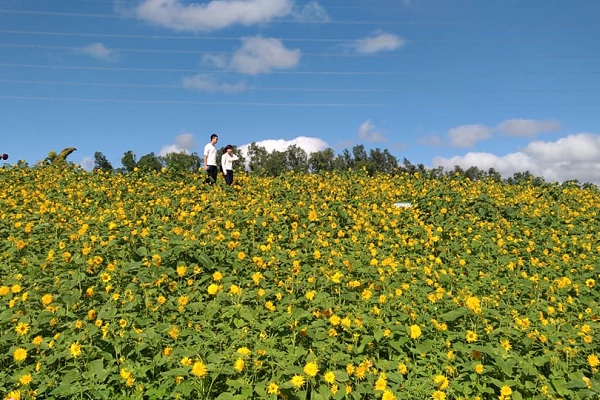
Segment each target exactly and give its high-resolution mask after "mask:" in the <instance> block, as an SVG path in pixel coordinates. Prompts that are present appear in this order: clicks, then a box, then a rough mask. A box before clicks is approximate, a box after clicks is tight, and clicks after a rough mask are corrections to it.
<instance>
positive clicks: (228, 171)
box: [221, 144, 239, 185]
mask: <svg viewBox="0 0 600 400" xmlns="http://www.w3.org/2000/svg"><path fill="white" fill-rule="evenodd" d="M236 160H239V157H238V156H236V155H235V154H233V146H232V145H230V144H228V145H227V146H225V152H224V153H223V155H222V156H221V168H223V176H224V177H225V183H226V184H227V185H231V184H232V183H233V162H234V161H236Z"/></svg>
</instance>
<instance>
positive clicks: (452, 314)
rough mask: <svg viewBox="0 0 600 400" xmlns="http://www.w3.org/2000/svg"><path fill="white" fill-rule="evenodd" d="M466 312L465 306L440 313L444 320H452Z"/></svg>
mask: <svg viewBox="0 0 600 400" xmlns="http://www.w3.org/2000/svg"><path fill="white" fill-rule="evenodd" d="M466 313H467V309H466V308H457V309H456V310H453V311H450V312H447V313H445V314H442V319H443V320H444V321H446V322H452V321H455V320H456V319H458V318H460V317H462V316H463V315H465V314H466Z"/></svg>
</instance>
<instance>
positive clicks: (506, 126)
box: [496, 119, 560, 136]
mask: <svg viewBox="0 0 600 400" xmlns="http://www.w3.org/2000/svg"><path fill="white" fill-rule="evenodd" d="M496 129H497V130H498V132H500V133H503V134H505V135H511V136H537V135H538V134H540V133H547V132H556V131H558V130H559V129H560V122H558V121H555V120H546V121H537V120H534V119H509V120H506V121H503V122H501V123H500V124H498V126H497V127H496Z"/></svg>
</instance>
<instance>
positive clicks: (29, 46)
mask: <svg viewBox="0 0 600 400" xmlns="http://www.w3.org/2000/svg"><path fill="white" fill-rule="evenodd" d="M0 47H6V48H21V49H45V50H65V51H74V52H81V51H84V50H85V47H74V46H52V45H39V44H13V43H0ZM110 51H113V52H118V53H156V54H218V55H228V54H234V53H235V52H234V51H218V52H217V51H209V50H182V49H142V48H123V47H116V48H111V49H110ZM302 56H307V57H357V58H363V57H388V58H423V55H420V54H415V55H407V54H401V55H398V54H381V53H377V54H355V53H350V52H348V53H302ZM477 56H478V58H479V59H505V58H506V57H507V55H505V54H497V55H494V56H489V55H487V56H482V55H479V54H478V55H477ZM463 57H465V55H464V54H453V55H452V57H449V56H448V55H442V56H439V57H432V56H427V57H426V58H427V59H432V58H441V59H448V58H463ZM598 57H600V54H586V55H580V54H561V55H555V54H528V55H526V56H522V55H519V58H520V59H563V58H564V59H569V60H572V59H589V58H598Z"/></svg>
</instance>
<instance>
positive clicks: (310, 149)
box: [238, 136, 329, 157]
mask: <svg viewBox="0 0 600 400" xmlns="http://www.w3.org/2000/svg"><path fill="white" fill-rule="evenodd" d="M255 143H256V145H257V146H261V147H264V148H265V149H266V150H267V151H268V152H269V153H270V152H272V151H274V150H277V151H285V150H287V148H288V147H290V146H292V145H296V146H298V147H300V148H301V149H303V150H304V151H306V153H307V154H308V155H310V154H311V153H314V152H317V151H321V150H325V149H326V148H328V147H329V145H328V144H327V142H325V141H323V140H321V139H319V138H315V137H308V136H298V137H297V138H295V139H291V140H284V139H266V140H261V141H259V142H255ZM249 146H250V143H248V144H244V145H241V146H239V147H238V149H239V150H240V153H241V154H242V155H243V156H244V157H248V147H249Z"/></svg>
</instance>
